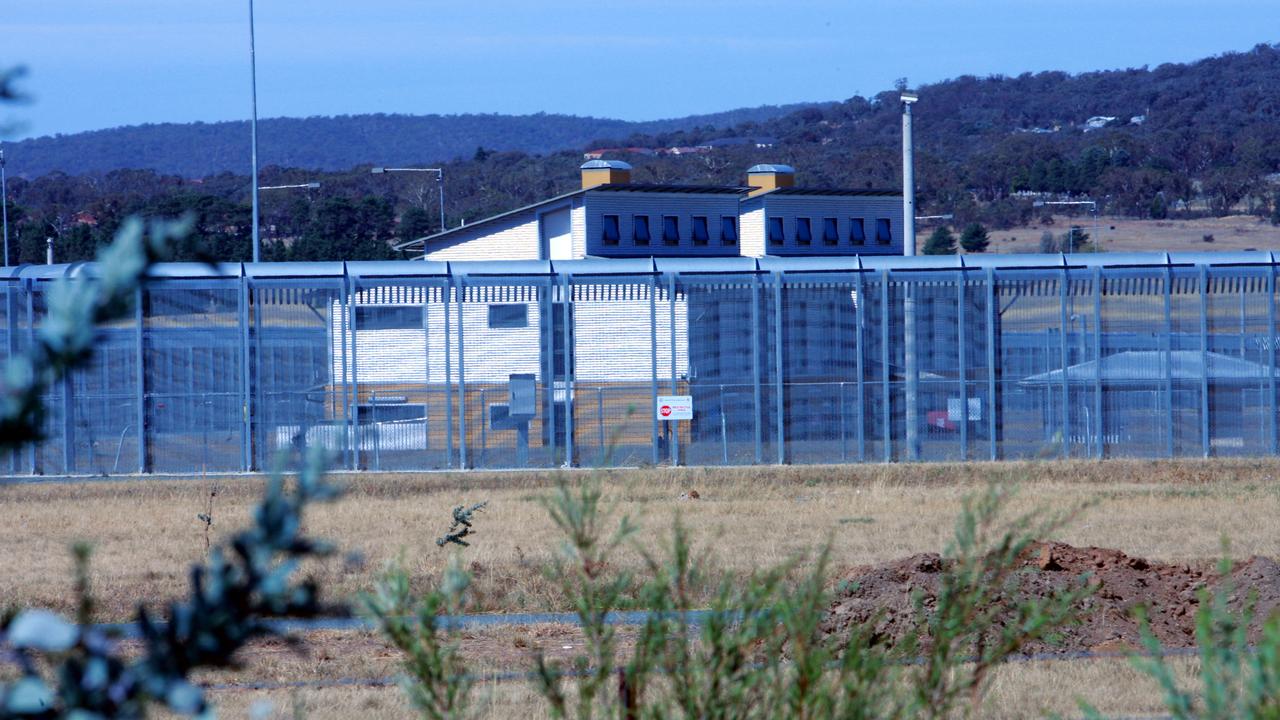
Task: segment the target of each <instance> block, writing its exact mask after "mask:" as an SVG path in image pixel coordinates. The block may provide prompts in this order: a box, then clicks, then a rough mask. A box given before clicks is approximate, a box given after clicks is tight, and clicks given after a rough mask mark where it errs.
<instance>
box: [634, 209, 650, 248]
mask: <svg viewBox="0 0 1280 720" xmlns="http://www.w3.org/2000/svg"><path fill="white" fill-rule="evenodd" d="M631 223H632V224H631V239H632V241H633V242H634V243H635V244H636V245H648V244H649V216H648V215H636V216H635V217H634V218H632V219H631Z"/></svg>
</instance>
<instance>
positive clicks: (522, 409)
mask: <svg viewBox="0 0 1280 720" xmlns="http://www.w3.org/2000/svg"><path fill="white" fill-rule="evenodd" d="M507 392H508V393H509V395H510V398H509V400H508V402H507V405H508V408H509V411H508V412H509V413H510V416H511V419H512V420H526V421H527V420H532V419H533V418H534V417H535V416H536V415H537V414H538V381H537V377H536V376H535V375H534V374H533V373H516V374H513V375H511V376H510V378H509V379H508V382H507Z"/></svg>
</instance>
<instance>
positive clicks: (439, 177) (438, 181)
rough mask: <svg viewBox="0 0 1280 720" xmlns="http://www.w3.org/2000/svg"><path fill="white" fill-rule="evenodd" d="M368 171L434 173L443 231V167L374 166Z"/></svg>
mask: <svg viewBox="0 0 1280 720" xmlns="http://www.w3.org/2000/svg"><path fill="white" fill-rule="evenodd" d="M369 172H371V173H373V174H374V175H382V174H383V173H396V172H429V173H435V174H436V185H437V186H438V187H439V188H440V231H441V232H444V230H445V227H444V169H443V168H389V167H376V168H370V169H369Z"/></svg>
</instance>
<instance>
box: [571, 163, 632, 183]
mask: <svg viewBox="0 0 1280 720" xmlns="http://www.w3.org/2000/svg"><path fill="white" fill-rule="evenodd" d="M581 170H582V189H583V190H586V189H587V188H591V187H595V186H596V185H621V184H626V183H629V182H631V165H629V164H627V163H625V162H622V161H621V160H588V161H586V162H584V163H582V168H581Z"/></svg>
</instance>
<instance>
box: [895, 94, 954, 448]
mask: <svg viewBox="0 0 1280 720" xmlns="http://www.w3.org/2000/svg"><path fill="white" fill-rule="evenodd" d="M900 99H901V101H902V254H903V256H904V257H913V256H914V255H915V254H916V173H915V154H914V148H913V147H912V137H911V106H912V105H913V104H915V102H916V101H917V100H918V99H919V97H918V96H917V95H916V94H915V93H912V92H904V93H902V95H901V96H900ZM887 290H888V289H887V288H886V291H887ZM902 329H903V333H904V335H905V337H904V338H903V340H904V342H903V345H902V347H903V360H904V363H903V364H904V365H905V366H906V367H905V371H906V378H905V379H906V383H905V385H906V387H905V390H906V392H905V398H904V400H905V402H904V405H905V406H906V407H904V408H903V409H904V410H905V411H906V412H905V413H904V414H905V421H906V423H905V424H906V442H907V459H908V460H919V459H920V427H919V426H920V423H919V419H920V408H919V387H918V386H919V377H918V375H919V367H918V363H917V358H916V299H915V288H914V287H913V285H912V284H911V282H910V281H907V282H904V283H903V297H902ZM885 372H886V373H887V372H889V368H885ZM963 381H964V379H963V378H961V382H963ZM887 399H888V398H886V400H887ZM891 435H892V430H891V428H885V437H890V436H891Z"/></svg>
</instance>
